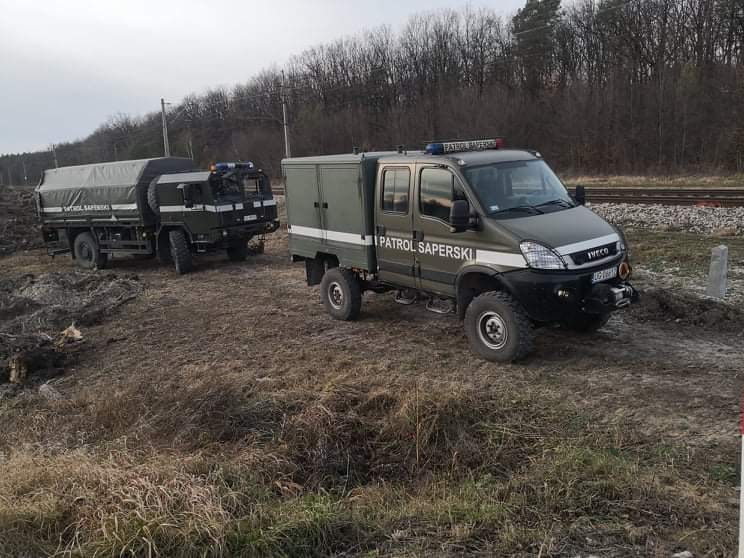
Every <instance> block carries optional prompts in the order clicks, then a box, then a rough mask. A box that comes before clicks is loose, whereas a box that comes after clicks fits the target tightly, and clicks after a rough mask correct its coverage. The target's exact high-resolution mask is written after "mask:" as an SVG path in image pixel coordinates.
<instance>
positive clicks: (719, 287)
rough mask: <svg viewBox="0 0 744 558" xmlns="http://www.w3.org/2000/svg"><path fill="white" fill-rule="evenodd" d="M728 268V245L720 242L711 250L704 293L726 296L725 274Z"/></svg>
mask: <svg viewBox="0 0 744 558" xmlns="http://www.w3.org/2000/svg"><path fill="white" fill-rule="evenodd" d="M727 270H728V246H724V245H723V244H721V245H720V246H716V247H715V248H713V249H712V250H711V254H710V274H709V275H708V288H707V289H706V290H705V294H707V295H708V296H712V297H715V298H723V297H725V296H726V276H727Z"/></svg>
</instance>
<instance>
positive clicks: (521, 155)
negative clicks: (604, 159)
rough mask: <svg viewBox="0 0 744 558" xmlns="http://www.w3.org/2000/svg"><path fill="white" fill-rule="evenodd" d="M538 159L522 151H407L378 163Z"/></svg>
mask: <svg viewBox="0 0 744 558" xmlns="http://www.w3.org/2000/svg"><path fill="white" fill-rule="evenodd" d="M534 159H539V157H538V156H537V155H535V153H534V152H531V151H526V150H524V149H485V150H483V151H462V152H455V153H447V154H445V155H429V154H428V153H424V152H423V151H409V152H408V153H392V154H390V155H387V156H385V157H382V158H381V159H380V163H383V164H391V163H411V162H416V163H431V162H434V163H456V164H458V166H462V163H460V161H462V162H464V163H465V166H469V165H476V166H477V165H487V164H490V163H508V162H512V161H532V160H534Z"/></svg>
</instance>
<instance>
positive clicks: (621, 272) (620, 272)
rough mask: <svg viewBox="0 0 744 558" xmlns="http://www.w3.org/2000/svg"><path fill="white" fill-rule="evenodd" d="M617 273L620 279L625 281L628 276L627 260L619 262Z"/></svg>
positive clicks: (628, 265) (628, 266)
mask: <svg viewBox="0 0 744 558" xmlns="http://www.w3.org/2000/svg"><path fill="white" fill-rule="evenodd" d="M617 274H618V275H619V276H620V279H622V280H623V281H625V280H626V279H627V278H628V277H630V264H629V263H628V262H623V263H621V264H620V267H619V268H618V269H617Z"/></svg>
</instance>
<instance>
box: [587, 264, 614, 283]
mask: <svg viewBox="0 0 744 558" xmlns="http://www.w3.org/2000/svg"><path fill="white" fill-rule="evenodd" d="M615 277H617V267H610V268H607V269H603V270H602V271H595V272H594V273H592V283H599V282H601V281H607V280H608V279H614V278H615Z"/></svg>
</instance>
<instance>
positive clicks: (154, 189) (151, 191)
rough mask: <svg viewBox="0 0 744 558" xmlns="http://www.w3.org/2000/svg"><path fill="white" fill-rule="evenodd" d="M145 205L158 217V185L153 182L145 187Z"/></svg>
mask: <svg viewBox="0 0 744 558" xmlns="http://www.w3.org/2000/svg"><path fill="white" fill-rule="evenodd" d="M147 205H148V207H149V208H150V211H152V212H153V213H154V214H155V215H160V200H158V184H157V182H156V181H155V180H153V181H152V182H150V185H149V186H148V187H147Z"/></svg>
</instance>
